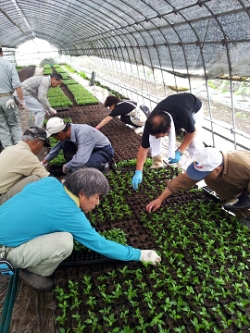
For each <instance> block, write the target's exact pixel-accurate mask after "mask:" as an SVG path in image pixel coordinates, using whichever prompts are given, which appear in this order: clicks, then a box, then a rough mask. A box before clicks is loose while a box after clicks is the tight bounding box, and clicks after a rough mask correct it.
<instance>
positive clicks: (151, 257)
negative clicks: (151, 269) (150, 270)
mask: <svg viewBox="0 0 250 333" xmlns="http://www.w3.org/2000/svg"><path fill="white" fill-rule="evenodd" d="M140 261H144V262H150V263H151V264H152V265H154V266H156V265H157V264H159V262H160V261H161V257H160V256H158V254H157V253H156V252H155V251H154V250H141V257H140Z"/></svg>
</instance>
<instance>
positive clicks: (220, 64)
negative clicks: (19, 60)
mask: <svg viewBox="0 0 250 333" xmlns="http://www.w3.org/2000/svg"><path fill="white" fill-rule="evenodd" d="M249 8H250V5H249V1H248V0H227V1H215V0H198V1H197V0H196V1H195V0H169V1H167V0H166V1H164V0H151V1H150V0H130V1H125V0H124V1H119V0H117V1H111V0H107V1H103V0H87V1H86V0H79V1H77V0H67V1H65V0H54V1H51V0H43V1H38V0H33V1H32V0H29V1H27V0H1V1H0V20H1V31H0V43H1V44H2V45H3V46H9V47H18V46H19V45H21V44H22V43H24V42H25V41H27V40H29V39H32V38H34V37H37V38H42V39H45V40H47V41H48V42H50V43H51V44H53V45H54V46H55V47H57V48H58V49H59V50H60V52H61V53H62V54H67V55H72V56H74V55H75V56H79V55H91V56H97V57H100V58H107V59H113V60H120V61H125V62H128V63H135V64H137V65H139V64H142V65H145V66H148V67H150V68H161V69H162V70H166V71H169V72H170V73H175V74H179V75H183V76H184V77H185V76H188V77H190V76H192V75H195V76H203V77H206V78H213V77H216V76H218V75H222V74H225V73H228V74H230V75H232V74H238V75H245V76H249V71H250V69H249V68H250V67H249V62H248V53H249V41H250V20H249V15H250V14H249Z"/></svg>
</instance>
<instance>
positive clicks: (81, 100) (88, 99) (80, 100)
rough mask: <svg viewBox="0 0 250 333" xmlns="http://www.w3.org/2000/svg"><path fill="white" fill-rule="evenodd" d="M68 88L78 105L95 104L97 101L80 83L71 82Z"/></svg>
mask: <svg viewBox="0 0 250 333" xmlns="http://www.w3.org/2000/svg"><path fill="white" fill-rule="evenodd" d="M68 89H69V90H70V91H71V92H72V94H73V95H74V99H75V101H76V103H77V104H78V105H89V104H97V103H99V101H98V100H97V99H96V98H95V97H94V95H92V94H91V93H90V92H89V91H88V90H87V89H85V88H84V87H83V86H82V85H80V84H71V85H69V86H68Z"/></svg>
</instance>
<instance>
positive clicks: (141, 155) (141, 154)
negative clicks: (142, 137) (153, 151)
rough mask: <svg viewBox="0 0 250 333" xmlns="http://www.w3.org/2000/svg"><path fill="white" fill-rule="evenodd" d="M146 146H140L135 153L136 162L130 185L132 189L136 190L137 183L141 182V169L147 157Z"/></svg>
mask: <svg viewBox="0 0 250 333" xmlns="http://www.w3.org/2000/svg"><path fill="white" fill-rule="evenodd" d="M147 153H148V148H143V147H142V146H140V148H139V150H138V154H137V163H136V170H135V174H134V176H133V178H132V186H133V189H134V190H138V186H139V184H140V183H141V182H142V170H143V166H144V163H145V160H146V157H147Z"/></svg>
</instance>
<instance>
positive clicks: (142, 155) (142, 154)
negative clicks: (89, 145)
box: [136, 146, 148, 171]
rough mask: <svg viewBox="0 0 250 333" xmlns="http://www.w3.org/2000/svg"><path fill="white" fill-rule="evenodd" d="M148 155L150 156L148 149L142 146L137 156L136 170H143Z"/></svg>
mask: <svg viewBox="0 0 250 333" xmlns="http://www.w3.org/2000/svg"><path fill="white" fill-rule="evenodd" d="M147 154H148V148H143V147H142V146H140V148H139V150H138V154H137V161H136V170H141V171H142V170H143V166H144V163H145V161H146V158H147Z"/></svg>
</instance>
